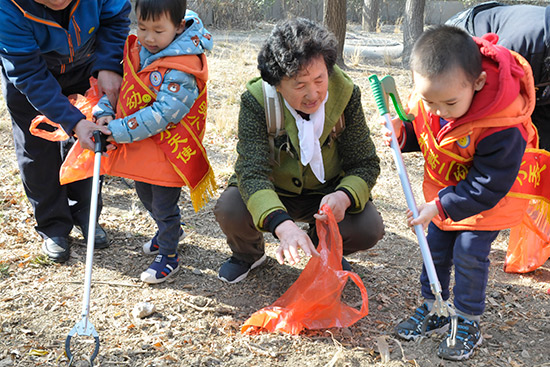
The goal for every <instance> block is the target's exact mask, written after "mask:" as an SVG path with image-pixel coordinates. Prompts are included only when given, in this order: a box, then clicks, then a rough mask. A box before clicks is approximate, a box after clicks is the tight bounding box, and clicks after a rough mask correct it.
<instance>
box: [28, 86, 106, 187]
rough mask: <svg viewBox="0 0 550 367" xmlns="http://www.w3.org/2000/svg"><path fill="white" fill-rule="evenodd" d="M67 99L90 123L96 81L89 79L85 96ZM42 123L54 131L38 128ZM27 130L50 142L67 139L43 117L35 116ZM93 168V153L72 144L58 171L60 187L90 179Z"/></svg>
mask: <svg viewBox="0 0 550 367" xmlns="http://www.w3.org/2000/svg"><path fill="white" fill-rule="evenodd" d="M67 98H68V99H69V101H70V102H71V103H72V104H73V105H74V106H75V107H76V108H78V109H79V110H80V112H82V113H83V114H84V115H85V116H86V119H87V120H90V121H92V119H93V113H92V109H93V108H94V106H95V105H96V104H97V102H98V101H99V98H100V96H99V92H98V88H97V79H95V78H90V88H89V89H88V90H87V91H86V95H85V96H83V95H81V94H71V95H70V96H68V97H67ZM42 123H44V124H48V125H50V126H53V127H55V128H56V130H54V131H46V130H43V129H41V128H40V127H39V125H40V124H42ZM29 130H30V132H31V134H33V135H35V136H38V137H41V138H43V139H46V140H50V141H63V140H67V139H68V138H69V135H67V133H66V132H65V131H64V130H63V129H62V128H61V126H60V125H59V124H58V123H56V122H53V121H51V120H50V119H48V118H47V117H46V116H44V115H40V116H36V117H35V118H34V119H33V120H32V122H31V126H30V128H29ZM105 158H106V157H101V160H102V165H101V172H100V174H102V175H103V174H105V173H106V170H105V165H104V164H103V161H104V160H105ZM93 166H94V152H93V151H91V150H86V149H83V148H82V147H81V146H80V144H78V143H75V144H73V146H72V147H71V150H70V151H69V153H68V154H67V158H66V159H65V161H64V162H63V164H62V166H61V169H60V171H59V181H60V183H61V185H65V184H68V183H71V182H74V181H79V180H83V179H85V178H88V177H92V175H93Z"/></svg>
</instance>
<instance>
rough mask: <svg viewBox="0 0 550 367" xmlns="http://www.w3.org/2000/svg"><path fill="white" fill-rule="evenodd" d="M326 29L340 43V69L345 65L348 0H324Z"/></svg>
mask: <svg viewBox="0 0 550 367" xmlns="http://www.w3.org/2000/svg"><path fill="white" fill-rule="evenodd" d="M324 9H325V15H324V22H325V27H327V29H328V30H329V31H331V32H332V33H334V35H335V36H336V40H337V41H338V59H337V60H336V63H337V64H338V66H340V67H342V68H343V67H345V65H344V42H345V41H346V0H324Z"/></svg>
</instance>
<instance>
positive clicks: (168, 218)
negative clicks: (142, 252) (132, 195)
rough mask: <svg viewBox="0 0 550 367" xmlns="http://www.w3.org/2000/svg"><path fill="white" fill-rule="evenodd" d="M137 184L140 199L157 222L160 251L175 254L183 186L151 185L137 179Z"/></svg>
mask: <svg viewBox="0 0 550 367" xmlns="http://www.w3.org/2000/svg"><path fill="white" fill-rule="evenodd" d="M135 185H136V192H137V194H138V196H139V199H140V200H141V202H142V203H143V205H144V206H145V208H146V209H147V210H148V211H149V213H150V214H151V216H152V217H153V219H154V220H155V223H156V224H157V227H158V236H157V243H158V245H159V253H160V254H161V255H172V254H175V253H176V250H177V247H178V242H179V237H180V223H181V215H180V208H179V206H178V200H179V197H180V193H181V188H180V187H165V186H158V185H151V184H148V183H144V182H139V181H136V182H135Z"/></svg>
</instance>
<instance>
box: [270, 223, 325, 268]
mask: <svg viewBox="0 0 550 367" xmlns="http://www.w3.org/2000/svg"><path fill="white" fill-rule="evenodd" d="M275 234H276V235H277V237H279V241H280V244H279V247H278V248H277V250H276V251H275V254H276V257H277V261H278V262H279V264H281V265H282V264H284V262H285V259H286V261H287V262H288V263H289V264H290V265H294V264H296V263H297V262H299V261H300V254H299V253H298V248H301V249H302V250H303V251H304V253H305V254H306V255H307V256H319V253H318V252H317V250H316V249H315V246H313V242H311V239H310V238H309V236H308V235H307V234H306V233H305V232H304V231H302V230H301V229H300V228H299V227H298V226H297V225H296V223H294V222H293V221H291V220H287V221H284V222H282V223H281V224H279V225H278V226H277V228H275Z"/></svg>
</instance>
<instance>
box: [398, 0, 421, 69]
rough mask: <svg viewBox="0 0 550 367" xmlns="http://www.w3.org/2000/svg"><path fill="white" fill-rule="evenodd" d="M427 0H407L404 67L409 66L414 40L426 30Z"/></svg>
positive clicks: (404, 21) (404, 30) (404, 27)
mask: <svg viewBox="0 0 550 367" xmlns="http://www.w3.org/2000/svg"><path fill="white" fill-rule="evenodd" d="M425 5H426V0H407V2H406V4H405V17H404V20H403V54H402V57H401V59H402V63H403V67H404V68H408V67H409V59H410V56H411V51H412V47H413V45H414V42H415V41H416V40H417V39H418V37H420V35H421V34H422V32H423V31H424V7H425Z"/></svg>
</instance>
